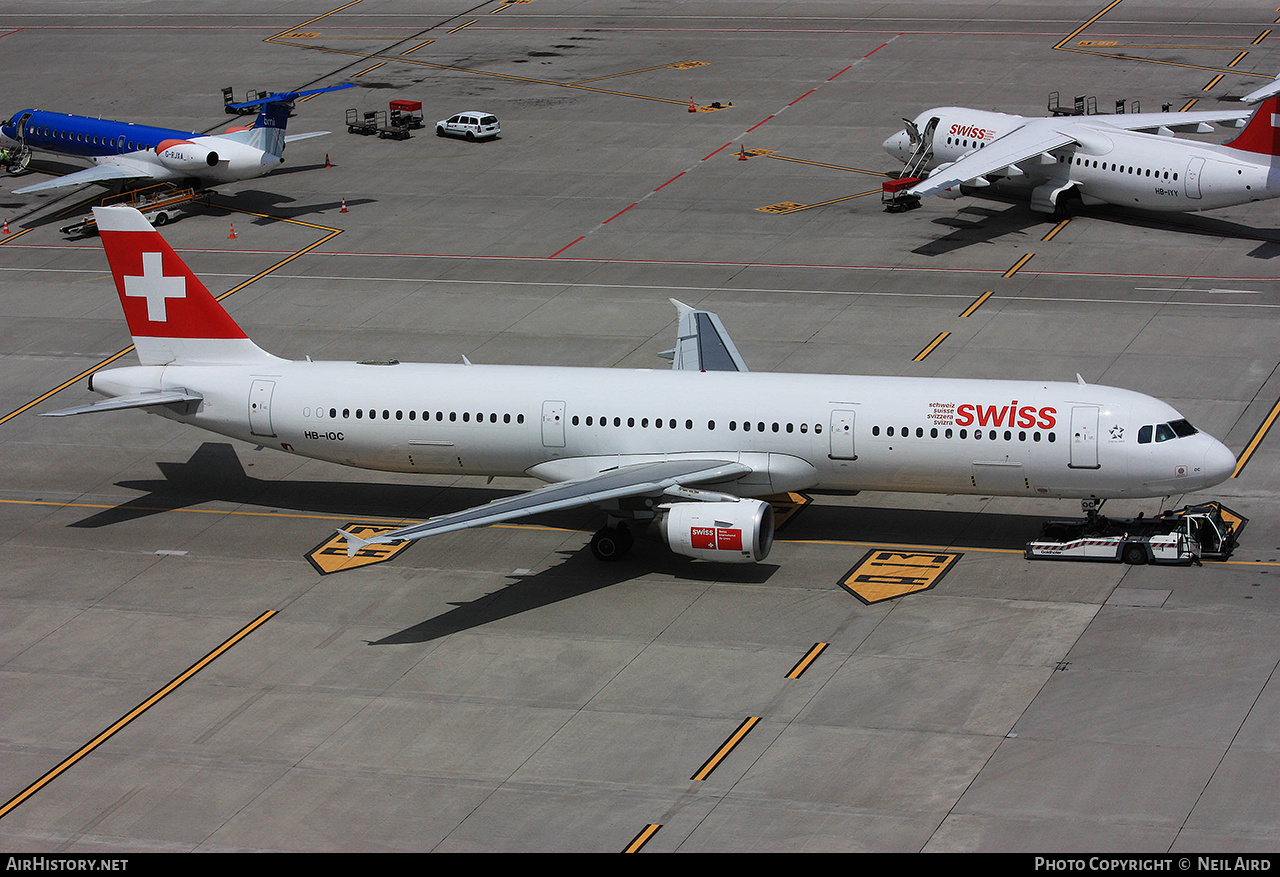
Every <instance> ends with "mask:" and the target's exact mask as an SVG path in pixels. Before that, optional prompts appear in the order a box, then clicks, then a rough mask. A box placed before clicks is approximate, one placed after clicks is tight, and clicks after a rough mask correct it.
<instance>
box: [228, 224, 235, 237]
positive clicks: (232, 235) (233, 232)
mask: <svg viewBox="0 0 1280 877" xmlns="http://www.w3.org/2000/svg"><path fill="white" fill-rule="evenodd" d="M235 239H236V224H235V223H234V222H233V223H231V234H229V235H227V240H229V241H234V240H235Z"/></svg>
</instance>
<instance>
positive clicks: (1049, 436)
mask: <svg viewBox="0 0 1280 877" xmlns="http://www.w3.org/2000/svg"><path fill="white" fill-rule="evenodd" d="M972 432H973V435H972V438H974V439H977V440H979V441H981V440H982V438H983V432H982V430H980V429H975V430H973V431H972ZM969 433H970V431H969V430H967V429H960V430H953V429H952V428H951V427H947V428H946V429H941V430H940V429H938V427H936V426H934V427H930V429H929V433H928V437H929V438H934V439H936V438H942V439H949V438H962V439H967V438H970V435H969ZM871 434H872V435H873V436H879V435H881V428H880V427H879V426H873V427H871ZM883 434H884V435H886V436H888V437H889V438H893V437H894V436H895V435H896V436H898V437H900V438H910V437H911V435H912V430H911V427H909V426H903V427H892V426H888V427H885V428H884V430H883ZM1015 436H1016V441H1020V442H1025V441H1027V440H1028V439H1030V440H1031V441H1033V442H1038V441H1040V440H1041V438H1043V439H1044V440H1045V441H1049V442H1056V441H1057V440H1058V438H1057V436H1056V435H1055V434H1054V433H1052V432H1044V433H1042V432H1040V430H1038V429H1037V430H1033V431H1031V432H1028V431H1027V430H1025V429H1020V430H1018V431H1017V432H1014V431H1013V430H1012V429H1006V430H1003V431H1002V430H998V429H992V430H988V431H987V433H986V438H987V440H988V441H993V442H994V441H999V440H1000V439H1001V438H1003V439H1004V441H1007V442H1011V441H1015ZM915 437H916V438H924V437H925V431H924V427H923V426H917V427H916V428H915Z"/></svg>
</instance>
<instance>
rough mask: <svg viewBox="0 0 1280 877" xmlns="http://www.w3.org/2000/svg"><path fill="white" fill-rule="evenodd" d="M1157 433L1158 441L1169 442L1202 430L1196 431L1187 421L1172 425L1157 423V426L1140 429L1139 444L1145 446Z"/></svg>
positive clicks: (1176, 422)
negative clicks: (1153, 433)
mask: <svg viewBox="0 0 1280 877" xmlns="http://www.w3.org/2000/svg"><path fill="white" fill-rule="evenodd" d="M1153 430H1154V431H1155V437H1156V441H1158V442H1167V441H1169V440H1171V439H1178V438H1186V437H1187V436H1189V435H1195V434H1196V433H1198V432H1199V431H1200V430H1198V429H1196V428H1195V427H1194V426H1192V425H1191V424H1190V423H1189V422H1188V421H1186V420H1174V421H1172V422H1170V423H1157V424H1156V425H1155V426H1143V427H1140V428H1139V429H1138V444H1140V445H1145V444H1149V443H1150V442H1151V433H1152V431H1153Z"/></svg>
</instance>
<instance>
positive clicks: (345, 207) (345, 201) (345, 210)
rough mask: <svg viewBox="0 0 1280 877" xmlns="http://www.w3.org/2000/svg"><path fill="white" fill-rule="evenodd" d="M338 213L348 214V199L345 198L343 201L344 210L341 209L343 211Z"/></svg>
mask: <svg viewBox="0 0 1280 877" xmlns="http://www.w3.org/2000/svg"><path fill="white" fill-rule="evenodd" d="M338 212H339V213H346V212H347V199H346V198H343V199H342V209H341V210H339V211H338Z"/></svg>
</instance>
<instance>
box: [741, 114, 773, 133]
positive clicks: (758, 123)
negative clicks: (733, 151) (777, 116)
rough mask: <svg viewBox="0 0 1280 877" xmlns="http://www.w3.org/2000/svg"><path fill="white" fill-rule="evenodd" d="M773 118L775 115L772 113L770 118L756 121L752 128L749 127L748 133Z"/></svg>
mask: <svg viewBox="0 0 1280 877" xmlns="http://www.w3.org/2000/svg"><path fill="white" fill-rule="evenodd" d="M772 118H773V116H772V115H770V116H769V117H768V118H765V119H761V120H760V121H759V122H756V123H755V124H754V125H752V126H751V127H750V128H748V129H747V133H748V134H750V133H751V132H752V131H754V130H755V129H757V128H759V127H760V126H761V125H763V124H764V123H765V122H767V121H769V119H772Z"/></svg>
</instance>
